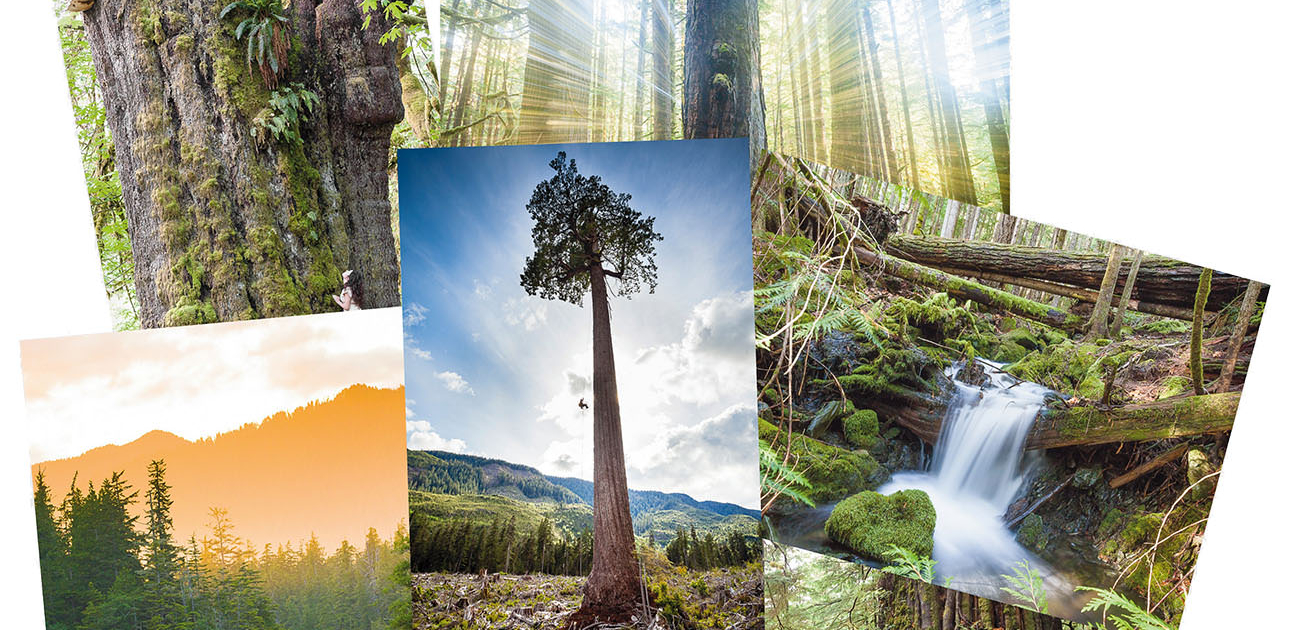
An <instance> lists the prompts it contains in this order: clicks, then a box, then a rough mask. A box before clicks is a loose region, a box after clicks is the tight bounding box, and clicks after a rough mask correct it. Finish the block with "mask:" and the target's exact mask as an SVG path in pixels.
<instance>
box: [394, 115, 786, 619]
mask: <svg viewBox="0 0 1300 630" xmlns="http://www.w3.org/2000/svg"><path fill="white" fill-rule="evenodd" d="M398 160H399V173H400V186H401V195H402V199H403V210H402V217H401V222H402V223H401V228H402V233H403V234H404V235H405V238H404V239H403V241H402V260H403V265H404V274H403V277H404V281H403V282H404V284H403V288H402V291H403V297H404V307H403V312H404V318H403V319H404V325H405V327H404V330H405V343H406V347H405V358H406V374H407V378H408V380H407V383H408V387H409V389H408V392H409V395H408V396H407V405H408V407H407V424H406V428H407V447H408V449H409V451H408V454H407V457H408V461H407V464H408V469H407V470H408V476H409V478H408V482H409V490H410V506H411V524H412V529H411V535H412V538H411V541H412V567H413V571H414V584H415V601H414V607H415V617H416V623H417V624H424V625H432V626H435V627H436V626H439V625H440V624H446V623H456V624H461V623H463V624H464V625H465V626H466V627H475V628H504V627H517V626H519V625H531V626H533V627H541V628H559V627H587V626H588V625H589V624H592V623H598V622H599V623H615V624H624V625H621V626H617V627H625V626H626V625H629V624H630V626H635V627H646V626H648V625H649V624H658V626H656V627H675V628H677V627H680V628H687V627H697V625H698V624H700V623H703V622H704V620H709V619H711V620H726V623H727V624H729V625H730V624H741V625H740V626H737V627H755V624H761V602H762V580H761V573H760V566H759V561H760V558H759V556H760V555H761V550H760V547H759V540H758V537H757V531H758V529H757V526H758V519H759V510H758V507H759V493H758V474H757V473H758V468H757V463H758V462H757V455H758V441H757V432H756V428H755V417H756V414H757V410H756V408H755V401H754V396H753V384H752V383H753V380H752V379H753V377H754V349H753V344H754V337H753V330H754V329H753V296H752V293H751V289H752V284H751V283H752V266H751V263H750V261H751V254H750V245H751V232H750V224H749V215H748V208H749V201H748V195H749V162H748V146H747V143H746V142H745V140H744V139H739V140H698V141H674V142H636V143H605V144H568V145H541V146H511V147H480V148H455V149H450V148H449V149H424V150H410V151H402V152H400V153H399V156H398ZM470 591H472V592H474V593H476V595H475V599H473V600H472V601H469V600H464V601H463V600H462V598H460V597H458V596H457V594H458V593H464V592H470ZM720 594H729V595H727V596H726V597H723V596H722V595H720Z"/></svg>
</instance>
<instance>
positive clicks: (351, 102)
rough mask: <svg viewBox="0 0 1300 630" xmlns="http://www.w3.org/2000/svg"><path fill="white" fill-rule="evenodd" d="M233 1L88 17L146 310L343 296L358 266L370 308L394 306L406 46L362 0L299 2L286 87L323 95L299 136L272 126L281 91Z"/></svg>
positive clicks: (223, 314)
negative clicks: (279, 133) (367, 24)
mask: <svg viewBox="0 0 1300 630" xmlns="http://www.w3.org/2000/svg"><path fill="white" fill-rule="evenodd" d="M221 8H222V3H215V4H214V3H208V2H199V1H198V0H100V1H99V2H98V3H96V4H95V6H94V7H93V8H91V9H90V10H88V11H86V12H85V13H84V14H83V17H84V19H85V26H86V36H87V39H88V40H89V42H90V48H91V54H92V57H93V59H94V63H95V70H96V74H97V80H98V82H99V87H100V89H101V90H102V91H103V93H104V95H105V100H106V103H107V108H106V115H107V118H108V125H109V127H110V129H111V130H112V132H113V138H114V144H115V149H116V157H117V162H118V167H119V170H120V173H121V181H122V196H123V203H124V205H125V209H126V215H127V222H128V228H129V231H130V235H131V241H132V250H133V254H134V256H135V263H136V271H135V285H136V290H137V295H138V296H139V299H140V322H141V325H142V326H145V327H156V326H163V325H183V324H197V323H205V322H211V321H226V320H234V319H251V318H258V317H272V316H280V315H295V314H304V313H311V312H325V311H331V310H334V309H336V308H337V307H336V306H334V304H333V301H332V300H331V299H330V294H331V293H333V292H336V291H337V290H338V289H339V288H340V284H341V279H340V277H339V276H340V273H341V271H342V270H344V269H360V270H361V271H362V273H363V275H364V279H365V297H366V301H365V306H366V307H367V308H373V307H382V306H395V305H397V304H398V303H399V297H398V295H399V294H398V284H399V278H398V268H397V255H396V249H395V247H394V242H393V234H392V228H391V216H390V212H391V209H390V206H389V201H388V178H387V164H388V149H389V135H390V133H391V131H392V128H393V125H394V124H395V123H396V122H397V121H399V120H401V118H402V114H403V110H402V102H401V87H400V82H399V77H398V73H397V68H396V62H395V59H396V49H395V46H396V44H395V43H393V44H389V45H380V44H379V42H378V39H379V37H380V35H382V34H383V33H384V32H385V31H386V30H387V28H388V27H387V25H386V24H385V23H384V22H383V21H382V20H377V21H376V22H375V23H374V24H372V25H371V28H369V29H362V28H361V26H362V19H363V18H362V16H361V14H360V11H359V9H358V8H357V3H356V2H351V1H349V0H324V1H321V0H294V1H293V2H292V3H291V4H290V5H289V6H288V7H286V9H285V14H286V15H287V16H288V17H290V19H291V27H290V29H289V32H290V37H291V42H290V48H289V52H288V60H289V63H288V68H287V70H285V71H284V72H283V75H282V76H281V78H280V81H279V83H280V85H281V86H288V85H292V84H301V85H302V86H303V88H305V89H309V90H311V91H313V92H315V93H316V94H317V95H319V97H320V99H321V104H320V107H318V108H317V109H316V111H315V112H314V113H310V114H307V113H305V112H304V120H303V122H302V124H301V129H300V130H299V135H300V136H301V138H302V142H301V144H298V143H294V142H290V141H284V140H277V139H275V138H273V137H270V134H269V132H267V131H266V130H265V128H264V127H263V126H262V125H261V124H260V123H261V122H264V121H267V120H268V119H269V118H270V117H271V116H272V115H273V114H274V112H272V111H271V110H270V108H269V106H268V102H269V98H270V92H269V90H268V89H267V88H266V87H265V85H264V84H263V79H262V78H261V76H260V75H259V73H258V70H257V69H256V68H252V69H250V68H249V67H248V66H247V64H246V62H245V51H246V44H245V42H243V41H239V42H237V41H235V39H234V37H233V31H234V28H235V26H236V24H238V21H239V19H242V18H241V17H238V16H239V13H238V12H235V13H234V14H232V15H230V16H227V19H225V20H218V19H217V14H218V12H219V11H220V10H221Z"/></svg>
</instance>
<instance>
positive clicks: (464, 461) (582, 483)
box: [406, 450, 759, 547]
mask: <svg viewBox="0 0 1300 630" xmlns="http://www.w3.org/2000/svg"><path fill="white" fill-rule="evenodd" d="M406 466H407V482H408V486H409V490H410V494H411V516H412V519H414V518H415V516H416V515H417V514H419V515H424V516H426V517H430V518H435V519H459V518H468V519H469V520H471V521H474V522H477V523H480V524H484V525H486V524H489V523H490V522H492V521H493V520H498V519H509V518H514V519H516V520H517V521H518V522H519V524H520V525H527V526H529V527H532V526H535V525H536V524H537V523H539V522H540V521H541V520H542V519H543V518H546V519H547V520H549V521H550V522H551V523H553V524H554V525H555V526H556V527H557V528H559V529H560V530H562V531H567V532H570V533H573V534H578V533H580V532H581V531H582V530H583V529H584V528H590V527H591V524H592V510H591V506H592V498H593V486H592V482H590V481H586V480H583V479H576V478H572V477H554V476H550V475H544V474H542V473H541V472H540V471H538V470H537V469H535V468H532V467H529V466H523V465H520V464H513V463H510V462H506V461H502V460H498V459H489V458H486V457H477V456H474V455H462V454H459V453H447V452H443V451H413V450H408V451H407V452H406ZM438 495H455V498H453V497H448V496H438ZM628 499H629V502H630V504H631V508H632V520H633V527H634V529H635V531H636V534H637V536H653V540H654V541H655V542H656V544H657V545H658V546H660V547H662V546H664V545H666V544H667V543H668V542H669V541H671V540H672V539H673V537H674V536H676V534H677V531H678V530H679V529H685V530H689V529H691V528H692V527H694V528H695V529H696V530H697V531H699V532H700V533H701V534H704V533H706V532H713V533H716V534H718V535H724V534H726V533H729V532H731V531H736V530H739V531H742V532H743V533H744V534H745V535H746V536H752V535H755V533H756V531H757V530H756V528H757V525H758V519H759V512H758V511H757V510H751V509H747V508H744V507H741V506H739V505H734V504H731V503H721V502H718V501H697V500H695V499H693V498H691V497H690V496H688V495H685V494H681V493H666V492H655V491H648V490H629V491H628Z"/></svg>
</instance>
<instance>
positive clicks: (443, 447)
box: [406, 420, 465, 453]
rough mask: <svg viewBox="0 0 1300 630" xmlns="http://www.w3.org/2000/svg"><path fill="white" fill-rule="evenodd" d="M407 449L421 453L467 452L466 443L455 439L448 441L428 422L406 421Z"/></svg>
mask: <svg viewBox="0 0 1300 630" xmlns="http://www.w3.org/2000/svg"><path fill="white" fill-rule="evenodd" d="M406 447H407V448H410V449H414V450H419V451H450V452H452V453H463V452H465V441H464V440H458V439H455V438H452V439H447V438H444V437H442V436H441V435H438V432H437V431H434V430H433V425H431V424H429V422H428V421H427V420H407V421H406Z"/></svg>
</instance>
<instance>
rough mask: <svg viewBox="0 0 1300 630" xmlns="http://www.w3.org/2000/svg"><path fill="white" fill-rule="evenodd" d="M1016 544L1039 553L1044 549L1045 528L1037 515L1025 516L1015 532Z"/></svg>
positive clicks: (1045, 539) (1041, 518)
mask: <svg viewBox="0 0 1300 630" xmlns="http://www.w3.org/2000/svg"><path fill="white" fill-rule="evenodd" d="M1016 542H1018V543H1020V544H1022V545H1024V546H1025V547H1028V548H1029V549H1033V550H1034V551H1037V552H1040V553H1041V552H1042V551H1043V550H1044V549H1046V548H1047V526H1046V524H1044V523H1043V517H1041V516H1039V515H1037V514H1030V515H1029V516H1026V517H1025V520H1023V521H1021V522H1020V529H1019V530H1017V531H1016Z"/></svg>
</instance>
